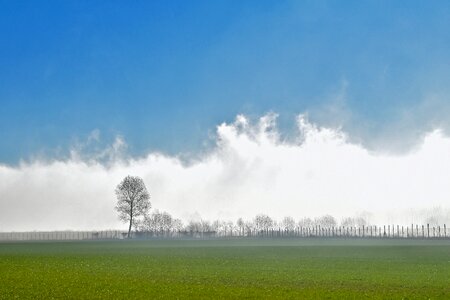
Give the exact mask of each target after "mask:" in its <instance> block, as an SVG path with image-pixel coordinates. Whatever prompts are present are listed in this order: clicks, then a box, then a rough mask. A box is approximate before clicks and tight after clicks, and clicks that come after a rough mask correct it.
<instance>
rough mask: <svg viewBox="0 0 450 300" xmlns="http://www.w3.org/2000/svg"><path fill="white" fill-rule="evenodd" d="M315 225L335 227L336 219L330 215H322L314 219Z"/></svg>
mask: <svg viewBox="0 0 450 300" xmlns="http://www.w3.org/2000/svg"><path fill="white" fill-rule="evenodd" d="M314 222H315V223H316V225H320V226H321V227H325V228H331V227H335V226H336V225H337V222H336V219H335V218H334V217H333V216H331V215H324V216H321V217H319V218H316V219H315V221H314Z"/></svg>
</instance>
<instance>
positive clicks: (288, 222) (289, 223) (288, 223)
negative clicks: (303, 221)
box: [280, 217, 295, 231]
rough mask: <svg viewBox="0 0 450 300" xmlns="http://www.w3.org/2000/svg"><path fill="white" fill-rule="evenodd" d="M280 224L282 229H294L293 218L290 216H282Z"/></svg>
mask: <svg viewBox="0 0 450 300" xmlns="http://www.w3.org/2000/svg"><path fill="white" fill-rule="evenodd" d="M280 225H281V227H283V229H284V230H288V231H293V230H294V229H295V220H294V219H293V218H292V217H284V219H283V221H281V224H280Z"/></svg>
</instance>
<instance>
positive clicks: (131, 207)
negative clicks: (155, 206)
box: [116, 176, 151, 238]
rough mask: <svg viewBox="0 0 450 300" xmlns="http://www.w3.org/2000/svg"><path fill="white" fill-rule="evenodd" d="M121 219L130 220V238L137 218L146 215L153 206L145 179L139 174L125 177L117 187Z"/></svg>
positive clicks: (118, 209) (118, 210)
mask: <svg viewBox="0 0 450 300" xmlns="http://www.w3.org/2000/svg"><path fill="white" fill-rule="evenodd" d="M116 196H117V205H116V210H117V212H118V213H119V219H120V220H122V221H124V222H128V223H129V226H128V235H127V236H128V238H130V234H131V227H132V226H133V225H135V224H137V222H136V221H137V218H138V217H140V216H144V215H145V214H146V213H147V212H148V210H149V209H150V207H151V204H150V201H149V199H150V194H149V193H148V191H147V188H146V187H145V184H144V180H142V178H140V177H137V176H127V177H125V178H124V179H123V180H122V182H121V183H119V185H117V187H116Z"/></svg>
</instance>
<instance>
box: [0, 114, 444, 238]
mask: <svg viewBox="0 0 450 300" xmlns="http://www.w3.org/2000/svg"><path fill="white" fill-rule="evenodd" d="M297 128H298V131H297V133H296V135H295V138H294V139H290V140H289V141H287V140H283V139H282V138H281V137H280V134H279V131H278V130H277V127H276V115H275V114H268V115H266V116H263V117H261V118H260V119H259V120H258V121H257V122H255V123H251V122H250V121H249V120H248V118H246V117H245V116H242V115H239V116H237V118H236V120H235V122H234V123H231V124H227V123H223V124H221V125H220V126H218V127H217V135H216V146H215V147H214V148H213V149H212V150H210V151H209V152H207V153H205V154H204V155H202V156H200V157H198V158H197V159H195V160H191V161H189V162H186V161H184V160H182V159H180V158H179V157H177V156H169V155H164V154H162V153H149V154H148V155H147V156H145V157H141V158H129V157H126V156H125V155H124V154H123V153H124V147H125V146H126V144H125V143H124V141H123V139H122V138H120V137H119V138H117V139H116V141H115V142H114V143H113V145H111V146H110V147H108V148H107V149H103V150H101V151H100V152H98V153H95V154H94V155H84V154H83V153H82V152H83V149H82V147H81V148H80V147H76V148H75V149H74V150H73V151H72V154H71V156H70V158H68V159H65V160H54V161H48V160H40V159H35V160H33V161H31V162H22V163H20V165H18V166H7V165H0V231H8V230H54V229H58V230H63V229H80V230H91V229H111V228H122V227H123V226H124V225H122V224H121V223H120V222H119V221H118V219H117V215H116V212H115V211H114V206H115V202H116V199H115V194H114V188H115V186H116V185H117V184H118V183H119V182H120V181H121V180H122V178H123V177H124V176H126V175H128V174H130V175H137V176H141V177H142V178H143V179H144V181H145V183H146V184H147V187H148V189H149V191H150V194H151V197H152V198H151V202H152V205H153V207H154V208H157V209H160V210H166V211H168V212H170V213H171V214H173V215H174V216H176V217H179V218H181V219H183V220H184V221H187V220H189V219H192V218H199V217H201V218H205V219H210V220H212V219H216V218H220V219H225V220H236V219H237V218H238V217H243V218H246V219H251V218H253V217H254V216H255V215H256V214H258V213H265V214H268V215H271V216H273V217H274V218H278V219H281V218H282V217H284V216H287V215H289V216H292V217H294V218H297V219H298V218H301V217H304V216H309V217H315V216H319V215H323V214H332V215H334V216H335V217H336V218H338V219H339V218H342V217H346V216H353V215H355V214H365V215H366V216H370V218H371V220H370V221H372V222H373V223H379V224H380V223H382V222H396V223H405V224H410V223H412V222H414V223H415V222H423V221H424V217H427V214H430V213H432V214H433V215H434V216H435V217H436V218H438V219H439V221H441V222H446V221H448V219H449V213H448V210H447V209H448V207H450V184H449V179H450V138H448V137H446V136H445V135H443V134H442V132H441V131H440V130H433V131H431V132H429V133H428V134H426V135H425V137H424V138H423V142H422V143H421V144H420V145H419V146H417V147H415V148H414V149H413V150H411V151H410V152H408V153H404V154H402V155H395V156H393V155H387V154H381V153H377V152H371V151H369V150H367V149H366V148H364V147H363V146H361V145H358V144H355V143H353V142H350V140H349V138H348V137H347V135H346V134H345V133H344V132H342V131H341V130H340V129H335V128H325V127H320V126H317V125H316V124H313V123H311V122H309V121H308V120H307V118H306V117H305V116H303V115H300V116H298V118H297ZM98 138H99V133H98V132H93V134H92V136H91V137H90V138H89V139H90V140H97V139H98Z"/></svg>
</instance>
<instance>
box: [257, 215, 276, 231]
mask: <svg viewBox="0 0 450 300" xmlns="http://www.w3.org/2000/svg"><path fill="white" fill-rule="evenodd" d="M254 223H255V227H256V229H257V230H259V231H261V230H269V229H270V228H272V226H273V220H272V219H271V218H270V217H269V216H267V215H262V214H261V215H257V216H256V217H255V220H254Z"/></svg>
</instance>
